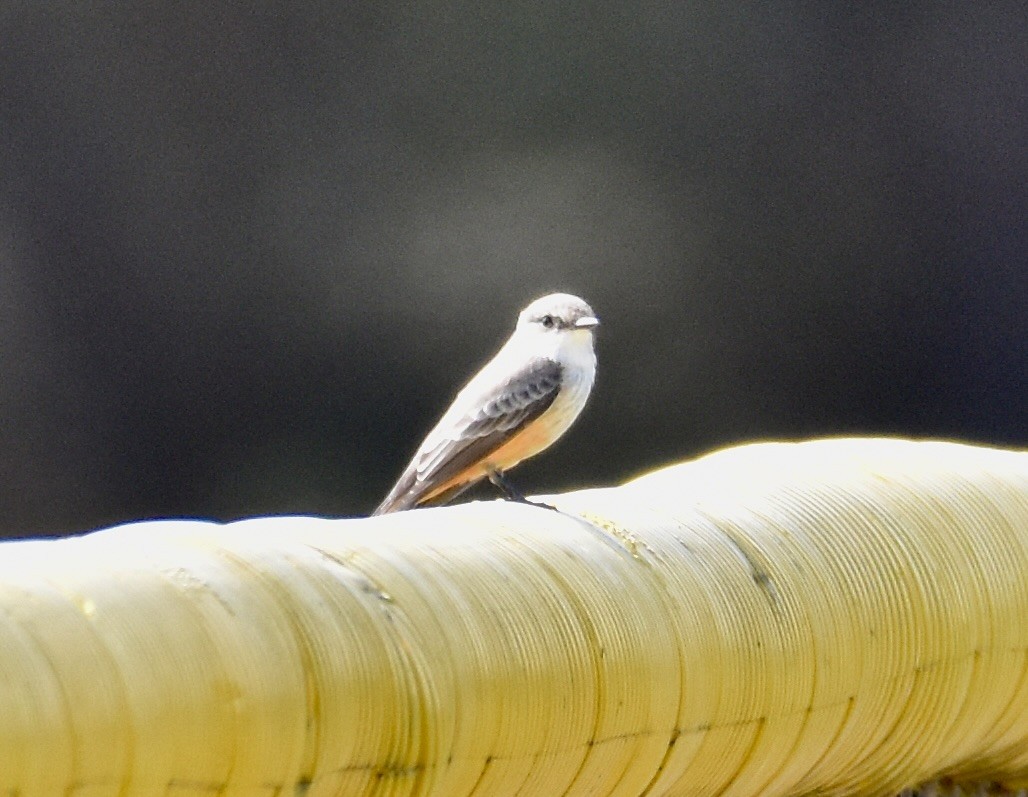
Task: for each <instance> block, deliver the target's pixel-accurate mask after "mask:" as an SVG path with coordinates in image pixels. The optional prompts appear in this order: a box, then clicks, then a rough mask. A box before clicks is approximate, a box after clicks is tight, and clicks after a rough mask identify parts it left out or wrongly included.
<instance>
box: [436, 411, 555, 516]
mask: <svg viewBox="0 0 1028 797" xmlns="http://www.w3.org/2000/svg"><path fill="white" fill-rule="evenodd" d="M553 421H554V418H553V413H551V412H544V413H543V414H542V415H541V416H539V417H538V418H536V420H535V422H533V423H530V424H529V425H528V426H527V427H525V428H524V429H522V430H521V431H520V432H518V433H517V434H516V435H514V436H513V437H512V438H510V439H509V440H508V441H507V442H505V443H504V444H503V445H501V446H500V447H499V448H497V449H496V450H495V451H493V452H492V453H491V454H490V455H489V456H487V457H485V458H483V459H481V460H479V461H478V462H476V463H475V464H474V465H472V466H470V467H468V468H465V469H464V470H462V471H461V472H460V473H458V474H457V475H456V476H454V477H453V478H452V479H448V480H446V481H445V482H442V483H441V484H439V485H437V486H436V487H435V489H433V490H432V491H431V492H427V493H425V494H424V495H423V496H422V497H421V498H420V499H419V501H418V503H419V504H424V503H428V502H430V501H432V499H434V498H436V497H438V496H440V495H443V494H444V493H446V492H449V491H450V490H453V489H455V488H457V487H460V486H463V485H465V484H467V483H468V482H476V481H479V480H480V479H482V478H484V477H485V476H486V474H487V473H488V472H489V468H490V467H493V468H498V469H499V470H508V469H509V468H513V467H514V466H515V465H517V464H518V463H519V462H521V461H522V460H524V459H528V458H529V457H531V456H534V455H535V454H538V453H539V452H540V451H542V450H543V449H544V448H546V447H547V446H549V445H550V444H551V443H552V442H553V441H554V440H555V439H556V438H557V437H559V434H556V432H557V430H556V429H555V424H554V423H553Z"/></svg>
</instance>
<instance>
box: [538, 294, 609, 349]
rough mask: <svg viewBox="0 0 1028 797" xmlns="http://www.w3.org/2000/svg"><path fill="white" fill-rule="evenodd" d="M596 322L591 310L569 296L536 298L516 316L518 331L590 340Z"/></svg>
mask: <svg viewBox="0 0 1028 797" xmlns="http://www.w3.org/2000/svg"><path fill="white" fill-rule="evenodd" d="M599 323H600V320H599V319H598V318H597V317H596V313H594V312H593V309H592V308H591V307H590V306H589V305H588V304H586V303H585V301H584V300H582V299H579V298H578V297H577V296H572V295H571V294H570V293H551V294H550V295H549V296H543V297H542V298H541V299H536V300H535V301H534V302H532V303H531V304H530V305H528V307H526V308H525V309H524V310H522V311H521V315H520V316H518V330H522V329H524V330H532V331H534V332H538V333H543V334H553V335H561V336H568V335H573V336H574V337H587V338H591V337H592V331H593V329H594V328H595V327H596V326H597V325H598V324H599Z"/></svg>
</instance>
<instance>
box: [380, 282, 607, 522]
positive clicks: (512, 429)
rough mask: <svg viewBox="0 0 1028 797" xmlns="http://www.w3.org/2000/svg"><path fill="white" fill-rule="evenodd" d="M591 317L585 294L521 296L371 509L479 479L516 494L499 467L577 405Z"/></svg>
mask: <svg viewBox="0 0 1028 797" xmlns="http://www.w3.org/2000/svg"><path fill="white" fill-rule="evenodd" d="M599 323H600V321H599V319H598V318H597V316H596V314H595V313H594V312H593V309H592V308H591V307H590V306H589V305H588V304H587V303H586V302H585V300H583V299H580V298H579V297H577V296H573V295H571V294H569V293H553V294H549V295H548V296H543V297H542V298H540V299H536V300H535V301H534V302H532V303H531V304H529V305H528V307H526V308H525V309H524V310H522V311H521V313H520V315H519V316H518V320H517V324H516V326H515V328H514V332H513V333H512V334H511V336H510V338H508V340H507V342H506V343H504V344H503V346H502V347H501V348H500V350H499V351H498V352H497V353H496V355H495V356H494V357H493V358H492V359H491V360H490V361H489V362H487V363H486V364H485V365H484V366H483V367H482V369H481V370H480V371H479V372H478V373H477V374H475V376H474V377H472V378H471V380H470V381H469V382H468V383H467V384H466V385H465V386H464V387H463V388H462V389H461V391H460V392H459V393H458V394H457V396H456V398H455V399H454V400H453V403H452V404H451V405H450V408H449V409H448V410H447V411H446V413H445V414H444V415H443V416H442V418H441V419H440V420H439V422H438V423H437V424H436V425H435V427H434V428H433V429H432V431H430V432H429V433H428V436H427V437H425V440H424V442H422V444H421V446H420V447H419V448H418V450H417V453H415V454H414V457H413V458H412V459H411V461H410V464H409V465H408V466H407V468H406V470H404V471H403V474H402V475H401V476H400V478H399V479H398V480H397V482H396V484H395V486H394V487H393V488H392V490H390V492H389V494H388V495H387V496H386V497H385V499H384V500H383V501H382V503H381V504H379V506H378V508H377V509H375V511H374V513H373V514H375V515H384V514H387V513H389V512H398V511H401V510H405V509H411V508H415V507H421V506H433V505H438V504H445V503H447V502H449V501H451V500H452V499H454V498H455V497H457V496H458V495H459V494H460V493H462V492H464V490H466V489H468V488H469V487H471V486H472V485H474V484H477V483H478V482H480V481H481V480H482V479H489V481H491V482H492V483H493V484H494V485H496V486H497V487H498V488H500V489H501V490H503V492H504V493H505V494H506V495H507V497H508V498H511V499H513V500H518V501H524V500H525V498H524V496H522V495H521V494H520V493H519V492H518V491H517V490H516V489H515V488H514V486H513V485H512V484H511V483H510V481H509V480H508V479H507V478H506V475H505V473H506V471H508V470H510V469H511V468H513V467H514V466H515V465H517V464H518V463H519V462H521V461H522V460H525V459H527V458H529V457H532V456H535V455H536V454H538V453H539V452H540V451H542V450H544V449H546V448H548V447H549V446H551V445H552V444H553V443H555V442H556V441H557V439H558V438H560V436H561V435H563V434H564V432H566V431H567V430H568V428H569V427H570V426H571V424H572V423H573V422H574V420H575V419H576V418H577V417H578V415H579V414H580V413H581V411H582V409H583V407H585V403H586V399H588V398H589V393H590V391H591V390H592V386H593V382H594V380H595V377H596V354H595V351H594V348H593V337H594V334H593V333H594V330H595V328H596V327H597V326H598V325H599Z"/></svg>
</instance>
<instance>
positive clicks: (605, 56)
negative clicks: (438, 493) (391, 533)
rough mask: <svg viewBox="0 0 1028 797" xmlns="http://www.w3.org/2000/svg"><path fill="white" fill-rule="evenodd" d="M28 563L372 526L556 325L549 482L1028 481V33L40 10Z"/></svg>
mask: <svg viewBox="0 0 1028 797" xmlns="http://www.w3.org/2000/svg"><path fill="white" fill-rule="evenodd" d="M0 25H2V28H0V33H2V39H3V42H4V44H3V47H2V48H0V98H2V101H0V130H2V136H0V146H2V147H3V151H2V155H0V157H2V164H3V168H2V169H0V369H2V378H0V413H2V414H0V534H5V535H31V534H60V533H67V532H72V531H81V530H86V529H90V528H94V527H97V526H103V525H108V524H112V523H116V522H120V521H126V520H132V519H137V518H144V517H159V516H183V515H186V516H202V517H216V518H225V519H227V518H233V517H239V516H245V515H253V514H265V513H305V514H326V515H352V514H363V513H366V512H367V511H369V510H370V509H371V507H373V506H374V505H375V503H377V500H378V499H379V498H381V497H382V495H383V494H384V493H385V492H386V490H387V489H388V488H389V486H390V485H391V482H392V481H393V479H394V478H395V477H396V476H398V474H399V472H400V471H401V469H402V468H403V466H404V465H405V464H406V462H407V460H408V458H409V456H410V454H411V453H412V452H413V450H414V448H415V447H416V446H417V444H418V443H419V442H420V440H421V438H422V436H423V434H424V433H425V432H426V431H427V430H428V428H429V427H430V426H431V425H432V424H433V423H434V421H435V420H436V419H437V417H438V415H439V414H440V413H441V412H442V411H443V409H445V407H446V405H447V404H448V402H449V400H450V398H451V397H452V395H453V394H454V392H455V391H456V389H457V388H458V387H459V386H460V385H461V383H462V382H463V380H465V379H466V378H467V377H468V376H469V375H470V374H471V373H472V372H473V371H474V370H475V369H476V368H477V367H478V365H480V364H481V363H482V362H483V361H484V360H485V359H487V358H488V357H489V356H490V355H491V354H492V352H493V350H494V349H495V348H496V346H497V345H498V344H499V343H500V342H501V341H502V340H503V339H504V338H505V337H506V336H507V334H509V332H510V330H511V328H512V326H513V322H514V318H515V315H516V313H517V311H518V310H519V309H520V308H521V307H522V306H523V305H525V304H526V303H527V302H528V301H529V300H531V299H533V298H535V297H536V296H539V295H541V294H544V293H547V292H550V291H553V290H566V291H570V292H573V293H578V294H580V295H582V296H584V297H585V298H586V299H587V300H588V301H590V302H591V303H592V304H593V306H594V307H595V308H596V310H597V312H598V313H599V314H600V315H601V317H602V319H603V327H602V328H601V330H600V336H599V340H598V350H599V362H600V365H599V368H600V370H599V375H598V381H597V385H596V388H595V391H594V393H593V397H592V400H591V402H590V405H589V406H588V408H587V410H586V412H585V413H584V415H583V416H582V418H581V419H580V421H579V422H578V424H577V425H576V426H575V427H573V428H572V430H571V432H569V433H568V435H567V436H566V437H565V438H564V439H563V440H562V441H561V443H560V444H558V446H557V447H555V448H554V449H551V450H550V451H549V452H547V453H546V454H544V455H542V456H540V457H539V458H537V459H535V460H532V461H531V462H530V463H526V464H525V465H523V466H522V467H521V468H519V469H518V470H517V471H515V474H514V476H515V482H516V483H517V484H518V485H519V486H521V487H522V488H523V489H525V490H527V491H552V490H558V489H566V488H572V487H577V486H586V485H599V484H606V483H614V482H617V481H619V480H623V479H625V478H627V477H630V476H632V475H635V474H637V473H639V472H640V471H643V470H646V469H649V468H652V467H655V466H659V465H662V464H665V463H667V462H669V461H672V460H676V459H681V458H685V457H691V456H695V455H697V454H699V453H701V452H704V451H707V450H709V449H711V448H715V447H719V446H723V445H727V444H730V443H733V442H737V441H742V440H751V439H767V438H782V437H787V438H795V437H807V436H814V435H825V434H839V433H846V434H850V433H862V434H863V433H872V434H875V433H887V434H899V435H911V436H942V437H948V438H959V439H967V440H975V441H981V442H986V443H994V444H1002V445H1013V446H1024V445H1026V444H1028V311H1026V307H1028V233H1026V216H1028V214H1026V210H1028V208H1026V205H1028V200H1026V188H1025V186H1026V184H1028V155H1026V152H1028V147H1026V140H1025V139H1026V130H1028V123H1026V107H1025V103H1026V96H1028V80H1026V60H1025V53H1026V52H1028V23H1026V18H1025V15H1024V4H1023V3H952V4H951V3H936V4H920V3H859V4H858V3H851V4H843V3H834V4H833V3H774V4H770V3H769V4H757V3H752V4H751V3H740V4H723V3H687V2H671V1H670V0H664V1H663V2H649V1H648V0H641V1H640V2H636V3H625V2H623V1H622V0H616V1H615V0H610V1H609V2H591V3H552V2H517V1H516V0H515V2H502V3H493V2H486V3H478V4H475V3H453V2H445V0H425V2H396V3H393V2H377V1H376V2H361V1H359V0H358V1H357V2H347V3H340V2H289V3H286V2H261V0H251V1H250V2H246V3H242V2H237V3H217V2H215V3H211V2H203V3H200V2H183V3H123V2H111V3H102V4H99V3H81V2H69V0H48V2H38V0H31V1H30V0H22V1H21V2H19V1H18V0H10V1H9V2H7V3H5V4H4V6H3V8H2V9H0Z"/></svg>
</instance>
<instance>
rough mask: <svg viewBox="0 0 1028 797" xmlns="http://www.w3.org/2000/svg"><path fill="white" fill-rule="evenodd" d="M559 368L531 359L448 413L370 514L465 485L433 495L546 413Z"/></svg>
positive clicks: (436, 498) (441, 496)
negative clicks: (492, 387)
mask: <svg viewBox="0 0 1028 797" xmlns="http://www.w3.org/2000/svg"><path fill="white" fill-rule="evenodd" d="M562 371H563V369H562V367H561V365H560V364H559V363H557V362H554V361H553V360H548V359H537V360H533V361H532V362H531V363H529V364H528V365H527V366H526V367H525V368H523V369H522V370H520V371H518V372H517V373H516V374H515V375H514V376H512V377H510V378H509V379H507V380H505V381H504V382H503V384H502V385H501V387H500V388H499V389H496V390H494V391H493V392H491V393H489V394H487V395H480V396H478V397H477V398H478V400H477V401H475V400H472V401H469V402H468V403H464V402H460V409H461V411H459V412H458V413H456V414H455V415H453V416H452V417H451V413H450V412H448V413H447V414H446V415H445V416H444V417H443V419H442V420H441V421H440V422H439V425H438V426H436V427H435V429H433V430H432V432H431V433H430V434H429V435H428V437H427V438H426V439H425V442H424V443H422V446H421V449H420V450H419V451H418V453H417V454H415V455H414V459H413V460H412V461H411V463H410V465H408V466H407V470H406V471H404V473H403V475H402V476H401V477H400V479H399V481H397V483H396V486H395V487H393V489H392V491H391V492H390V493H389V495H388V496H387V497H386V499H385V500H384V501H383V502H382V504H381V505H380V506H379V507H378V509H376V510H375V514H376V515H381V514H385V513H386V512H395V511H397V510H400V509H408V508H410V507H412V506H415V505H417V504H419V503H429V502H442V501H444V500H446V499H449V498H452V497H454V496H455V495H456V492H458V491H459V490H460V489H462V488H463V487H466V486H470V484H471V482H468V483H467V484H463V483H460V484H454V485H451V486H448V487H445V489H443V490H442V491H441V492H439V493H438V494H436V495H433V493H435V492H436V491H439V490H440V488H443V487H444V486H445V485H447V483H448V482H451V481H452V480H453V479H455V478H457V477H459V476H460V475H461V474H462V473H463V472H464V471H466V470H467V469H468V468H470V467H472V466H473V465H475V464H476V463H478V462H481V461H482V460H483V459H486V458H488V457H489V455H490V454H492V453H493V452H494V451H496V450H497V449H499V448H500V447H501V446H502V445H503V444H504V443H506V442H507V441H508V440H510V439H511V438H512V437H513V436H514V435H515V434H517V433H518V432H519V431H521V430H522V429H523V428H524V427H525V426H526V425H527V424H529V423H531V422H532V421H533V420H535V419H536V418H538V417H539V416H540V415H542V414H543V413H544V412H546V410H547V409H549V407H550V405H551V404H553V402H554V400H555V399H556V398H557V394H558V393H559V392H560V385H561V374H562ZM426 496H427V497H426Z"/></svg>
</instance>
